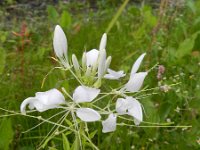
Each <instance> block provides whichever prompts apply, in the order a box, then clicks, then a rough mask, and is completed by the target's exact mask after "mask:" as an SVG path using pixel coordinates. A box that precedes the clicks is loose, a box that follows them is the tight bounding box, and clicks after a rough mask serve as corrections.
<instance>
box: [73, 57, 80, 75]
mask: <svg viewBox="0 0 200 150" xmlns="http://www.w3.org/2000/svg"><path fill="white" fill-rule="evenodd" d="M72 63H73V66H74V70H75V72H76V73H77V75H78V76H80V75H81V72H80V65H79V63H78V60H77V57H76V55H74V54H73V55H72Z"/></svg>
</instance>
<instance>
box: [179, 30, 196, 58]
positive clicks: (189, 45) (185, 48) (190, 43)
mask: <svg viewBox="0 0 200 150" xmlns="http://www.w3.org/2000/svg"><path fill="white" fill-rule="evenodd" d="M199 33H200V32H196V33H194V34H192V36H190V37H189V38H186V39H185V40H184V41H183V42H181V43H180V44H179V47H178V50H177V51H176V54H175V55H176V57H177V58H182V57H184V56H186V55H188V54H190V52H191V51H192V49H193V47H194V44H195V39H196V37H197V35H198V34H199Z"/></svg>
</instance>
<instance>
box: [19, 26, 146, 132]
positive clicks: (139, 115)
mask: <svg viewBox="0 0 200 150" xmlns="http://www.w3.org/2000/svg"><path fill="white" fill-rule="evenodd" d="M106 43H107V35H106V33H104V34H103V36H102V38H101V41H100V45H99V49H98V50H97V49H92V50H90V51H87V52H83V55H82V63H81V64H80V63H79V61H78V59H77V57H76V55H75V54H73V55H72V58H71V59H69V58H68V55H67V53H68V47H67V38H66V36H65V34H64V32H63V30H62V28H61V27H60V26H59V25H57V26H56V27H55V31H54V39H53V46H54V52H55V54H56V56H57V58H58V60H59V62H60V64H61V66H62V68H64V69H65V70H67V71H69V72H70V73H71V74H72V75H73V76H74V78H75V79H76V80H77V81H78V85H77V87H76V88H75V89H74V90H73V93H72V94H69V93H68V92H67V91H66V90H65V89H64V88H62V89H63V92H64V93H65V94H66V95H67V99H65V97H64V95H63V94H62V93H61V91H59V90H57V89H50V90H48V91H46V92H37V93H36V94H35V96H34V97H29V98H27V99H25V100H24V101H23V102H22V104H21V107H20V110H21V112H22V113H23V114H25V113H26V106H27V105H28V106H29V109H36V110H37V111H39V112H43V111H46V110H49V109H54V108H62V109H65V108H69V111H73V112H75V113H76V116H77V117H78V118H80V119H81V120H82V121H84V122H94V121H101V122H102V126H103V129H102V132H104V133H107V132H112V131H115V130H116V126H117V117H119V116H121V115H129V116H131V117H133V121H134V123H135V125H139V124H140V123H141V122H142V121H143V112H142V105H141V104H140V102H139V101H138V100H137V99H135V98H134V97H131V96H128V95H126V93H134V92H138V91H139V90H140V89H141V87H142V84H143V81H144V79H145V77H146V76H147V74H148V72H138V69H139V67H140V64H141V62H142V60H143V58H144V56H145V53H144V54H142V55H141V56H140V57H139V58H138V59H137V60H136V61H135V63H134V64H133V67H132V69H131V72H130V78H129V80H128V82H127V83H125V84H124V85H123V86H121V87H120V88H116V89H115V90H112V91H110V92H108V94H107V95H109V94H112V95H114V96H115V97H116V99H114V100H115V101H112V103H114V104H113V105H114V106H115V109H114V110H111V108H109V106H108V107H107V110H105V109H104V108H101V106H96V105H95V104H94V103H95V102H96V101H98V100H103V98H104V97H105V95H103V94H104V93H105V92H104V91H102V89H101V87H102V83H103V80H119V79H120V78H123V77H125V76H126V74H125V73H124V71H114V70H112V69H111V68H110V63H111V59H112V57H111V56H108V57H107V54H106ZM102 95H103V96H102ZM68 99H71V100H72V102H70V101H68ZM65 106H66V107H65ZM94 107H95V110H94V109H93V108H94ZM97 109H98V110H97ZM102 115H107V119H105V120H102V119H101V118H102Z"/></svg>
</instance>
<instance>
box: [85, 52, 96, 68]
mask: <svg viewBox="0 0 200 150" xmlns="http://www.w3.org/2000/svg"><path fill="white" fill-rule="evenodd" d="M98 56H99V51H98V50H96V49H92V50H90V51H88V52H86V64H87V67H93V66H94V65H96V63H97V60H98Z"/></svg>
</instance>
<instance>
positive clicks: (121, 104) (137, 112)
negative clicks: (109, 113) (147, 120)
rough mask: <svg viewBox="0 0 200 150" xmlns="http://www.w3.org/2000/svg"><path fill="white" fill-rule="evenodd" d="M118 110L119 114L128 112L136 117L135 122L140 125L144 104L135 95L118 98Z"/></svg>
mask: <svg viewBox="0 0 200 150" xmlns="http://www.w3.org/2000/svg"><path fill="white" fill-rule="evenodd" d="M116 111H117V113H118V114H119V115H124V114H128V115H130V116H133V117H134V123H135V124H136V125H139V124H140V122H142V120H143V114H142V106H141V104H140V102H139V101H138V100H136V99H135V98H133V97H126V98H125V99H124V98H118V99H117V103H116Z"/></svg>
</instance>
